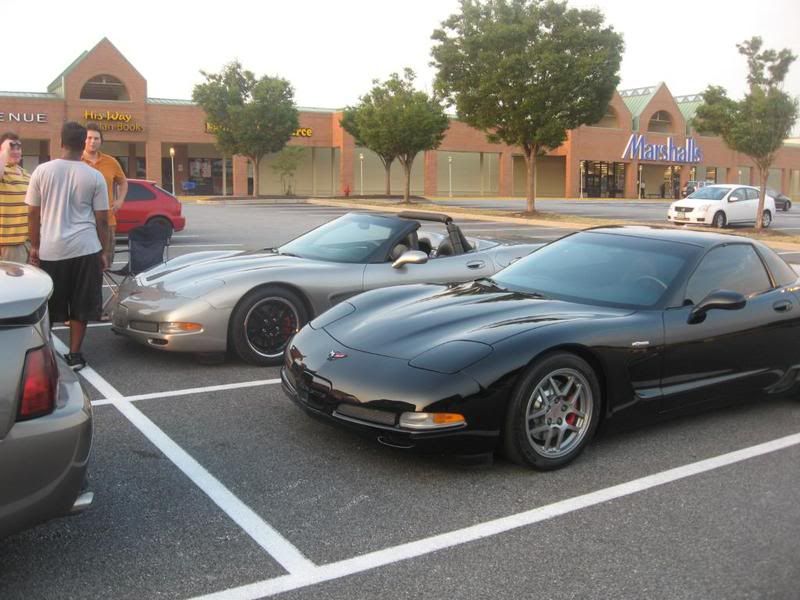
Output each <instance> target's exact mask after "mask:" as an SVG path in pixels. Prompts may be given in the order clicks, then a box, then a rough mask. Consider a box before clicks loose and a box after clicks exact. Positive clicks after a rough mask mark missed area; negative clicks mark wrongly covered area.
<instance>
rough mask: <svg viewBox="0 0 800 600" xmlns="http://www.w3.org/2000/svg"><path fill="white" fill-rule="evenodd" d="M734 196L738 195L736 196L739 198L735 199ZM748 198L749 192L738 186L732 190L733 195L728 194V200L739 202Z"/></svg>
mask: <svg viewBox="0 0 800 600" xmlns="http://www.w3.org/2000/svg"><path fill="white" fill-rule="evenodd" d="M734 196H736V198H737V199H738V200H734V199H733V198H734ZM746 199H747V192H746V191H745V189H744V188H736V189H735V190H733V191H732V192H731V195H730V196H728V202H737V201H741V200H746Z"/></svg>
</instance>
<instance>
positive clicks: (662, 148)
mask: <svg viewBox="0 0 800 600" xmlns="http://www.w3.org/2000/svg"><path fill="white" fill-rule="evenodd" d="M622 158H627V159H629V160H653V161H657V162H668V163H699V162H700V161H702V160H703V153H702V152H701V151H700V148H699V147H698V145H697V142H695V141H694V139H693V138H686V142H685V143H684V145H683V146H676V145H675V142H673V141H672V137H668V138H667V143H666V144H648V143H647V140H646V139H645V137H644V135H642V134H636V133H634V134H632V135H631V137H630V139H629V140H628V145H627V146H625V151H624V152H623V153H622Z"/></svg>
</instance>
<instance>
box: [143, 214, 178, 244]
mask: <svg viewBox="0 0 800 600" xmlns="http://www.w3.org/2000/svg"><path fill="white" fill-rule="evenodd" d="M150 223H158V224H159V225H161V226H162V227H163V228H164V229H166V230H167V232H168V233H169V235H168V236H167V239H172V234H173V232H174V228H173V227H172V221H170V220H169V219H167V218H166V217H153V218H152V219H148V220H147V224H148V225H149V224H150Z"/></svg>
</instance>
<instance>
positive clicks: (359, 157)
mask: <svg viewBox="0 0 800 600" xmlns="http://www.w3.org/2000/svg"><path fill="white" fill-rule="evenodd" d="M358 160H359V161H361V192H360V195H361V196H363V195H364V153H363V152H362V153H361V154H359V155H358Z"/></svg>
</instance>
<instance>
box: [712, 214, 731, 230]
mask: <svg viewBox="0 0 800 600" xmlns="http://www.w3.org/2000/svg"><path fill="white" fill-rule="evenodd" d="M727 222H728V220H727V219H726V218H725V213H724V212H722V211H719V212H718V213H716V214H715V215H714V218H713V219H712V220H711V226H712V227H716V228H717V229H722V228H723V227H725V224H726V223H727Z"/></svg>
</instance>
